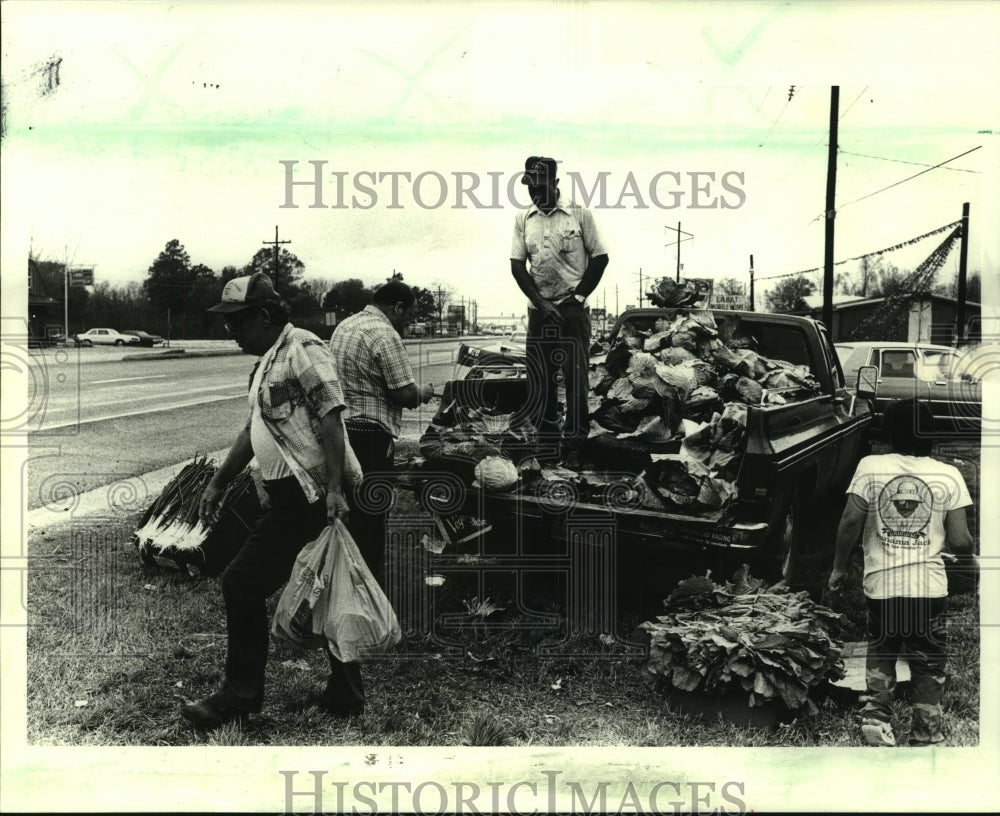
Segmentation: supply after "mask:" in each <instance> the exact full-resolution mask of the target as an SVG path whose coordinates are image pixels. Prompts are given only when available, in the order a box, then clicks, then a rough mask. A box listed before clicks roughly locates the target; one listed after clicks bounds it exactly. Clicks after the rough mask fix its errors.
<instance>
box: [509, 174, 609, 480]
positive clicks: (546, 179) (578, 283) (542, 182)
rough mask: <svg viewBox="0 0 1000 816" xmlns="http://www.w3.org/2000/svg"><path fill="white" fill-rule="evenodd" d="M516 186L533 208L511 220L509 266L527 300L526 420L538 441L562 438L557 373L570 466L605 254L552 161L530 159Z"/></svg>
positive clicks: (582, 436) (582, 411) (581, 419)
mask: <svg viewBox="0 0 1000 816" xmlns="http://www.w3.org/2000/svg"><path fill="white" fill-rule="evenodd" d="M521 183H522V184H526V185H527V187H528V194H529V195H530V196H531V201H532V206H531V207H529V208H528V209H527V210H523V211H521V212H519V213H518V214H517V216H516V218H515V219H514V237H513V241H512V243H511V250H510V270H511V274H512V275H513V276H514V280H515V281H517V285H518V286H519V287H520V288H521V291H522V292H524V294H525V296H527V298H528V300H529V301H531V305H530V306H529V307H528V332H527V344H526V354H527V368H528V406H527V411H528V418H529V419H530V420H531V422H532V424H533V425H534V426H535V428H536V429H537V430H538V433H539V441H542V442H546V441H550V440H551V441H553V442H555V441H558V440H559V426H558V420H557V417H558V414H557V404H558V389H557V385H556V377H557V374H558V373H559V371H560V370H561V371H562V374H563V377H564V381H565V386H566V419H565V423H564V425H563V428H562V449H561V453H562V455H563V458H564V459H566V460H568V462H569V463H570V464H572V463H573V460H575V459H576V457H577V456H578V451H579V449H580V447H581V445H582V444H583V442H584V441H586V439H587V434H588V431H589V429H590V416H589V412H588V410H587V392H588V390H589V382H588V372H589V363H588V351H589V348H590V315H589V314H588V312H587V309H586V305H585V304H586V301H587V297H588V296H589V295H590V293H591V292H593V291H594V289H596V288H597V285H598V284H599V283H600V282H601V276H602V275H603V274H604V270H605V268H606V267H607V265H608V253H607V250H606V249H605V247H604V242H603V240H602V239H601V235H600V233H599V232H598V229H597V225H596V224H595V222H594V216H593V214H592V213H591V212H590V210H588V209H587V208H585V207H581V206H579V205H578V204H575V203H573V202H569V201H564V200H563V199H562V198H561V196H560V194H559V182H558V180H557V178H556V161H555V159H550V158H546V157H543V156H529V157H528V160H527V161H526V162H525V163H524V175H523V176H522V177H521ZM529 263H530V267H529Z"/></svg>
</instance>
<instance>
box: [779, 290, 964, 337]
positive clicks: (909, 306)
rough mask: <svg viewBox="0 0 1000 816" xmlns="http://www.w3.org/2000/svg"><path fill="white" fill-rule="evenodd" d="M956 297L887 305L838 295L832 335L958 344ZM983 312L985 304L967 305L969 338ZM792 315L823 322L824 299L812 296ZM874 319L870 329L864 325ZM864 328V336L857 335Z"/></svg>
mask: <svg viewBox="0 0 1000 816" xmlns="http://www.w3.org/2000/svg"><path fill="white" fill-rule="evenodd" d="M957 307H958V303H957V301H956V300H955V298H952V297H945V296H944V295H931V294H925V295H914V296H913V297H912V298H908V299H907V301H905V302H902V303H897V304H895V307H894V304H892V303H886V298H881V297H879V298H859V297H857V296H854V295H834V297H833V326H831V327H828V328H829V329H830V336H831V337H832V339H833V342H835V343H840V342H844V341H847V340H893V341H898V342H908V343H941V344H944V345H949V344H952V343H954V342H955V340H956V339H957V338H956V327H955V317H956V315H957V311H958V308H957ZM981 312H982V308H981V305H980V304H979V303H976V302H974V301H966V303H965V329H966V332H965V333H966V338H967V339H972V340H974V339H975V338H974V337H971V336H970V332H969V327H970V324H972V325H973V326H978V324H979V317H980V314H981ZM790 314H798V315H806V316H807V317H814V318H816V319H817V320H821V319H822V317H823V296H822V295H809V296H808V297H805V298H803V299H802V301H801V308H799V309H795V310H794V311H792V312H790ZM869 318H872V320H870V321H869V323H868V325H867V326H866V327H862V324H863V323H864V322H865V321H866V320H869ZM859 327H861V331H862V332H863V333H864V335H865V336H864V337H859V336H855V335H856V331H855V330H856V329H859Z"/></svg>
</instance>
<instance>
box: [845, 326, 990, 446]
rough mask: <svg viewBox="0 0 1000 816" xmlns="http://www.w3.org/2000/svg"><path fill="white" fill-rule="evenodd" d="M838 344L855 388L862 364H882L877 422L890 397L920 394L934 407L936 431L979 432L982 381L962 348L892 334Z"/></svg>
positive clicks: (952, 434)
mask: <svg viewBox="0 0 1000 816" xmlns="http://www.w3.org/2000/svg"><path fill="white" fill-rule="evenodd" d="M835 347H836V349H837V356H838V357H839V358H840V365H841V367H842V368H843V369H844V378H845V380H846V382H847V387H848V389H853V388H854V385H855V382H856V380H857V374H858V368H860V367H861V366H863V365H873V366H875V367H876V368H878V372H879V373H878V395H877V397H876V399H875V406H874V408H875V418H874V422H873V427H877V426H878V425H879V423H880V421H881V415H882V412H883V411H885V407H886V405H888V404H889V403H890V402H892V401H894V400H897V399H912V398H916V399H919V400H921V401H923V402H926V403H927V405H928V406H929V407H930V409H931V413H933V414H934V419H935V423H934V429H935V431H936V432H942V433H946V434H948V435H950V436H955V435H958V436H965V435H968V436H978V435H979V432H980V426H981V422H982V410H983V390H982V382H980V381H979V380H978V379H976V378H975V377H974V376H972V374H971V372H972V371H973V369H970V368H969V367H968V366H966V365H963V358H964V355H963V354H962V353H961V352H959V351H957V350H956V349H954V348H952V347H951V346H939V345H934V344H932V343H906V342H892V341H889V340H866V341H857V342H848V343H837V344H836V346H835ZM963 372H964V373H963Z"/></svg>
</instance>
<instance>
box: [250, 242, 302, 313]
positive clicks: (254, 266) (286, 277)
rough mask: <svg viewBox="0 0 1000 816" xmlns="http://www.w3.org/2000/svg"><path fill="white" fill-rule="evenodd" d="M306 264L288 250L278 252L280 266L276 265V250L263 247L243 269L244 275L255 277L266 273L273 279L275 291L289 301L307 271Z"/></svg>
mask: <svg viewBox="0 0 1000 816" xmlns="http://www.w3.org/2000/svg"><path fill="white" fill-rule="evenodd" d="M305 268H306V266H305V264H304V263H302V261H300V260H299V259H298V258H297V257H295V255H293V254H292V253H291V252H289V251H288V250H287V249H282V250H280V251H279V252H278V266H277V269H275V265H274V248H273V247H261V248H260V249H259V250H257V254H256V255H254V256H253V258H251V259H250V263H248V264H247V265H246V266H245V267H243V270H242V271H243V274H244V275H253V274H254V273H256V272H266V273H267V274H268V275H269V276H270V277H271V282H272V283H273V284H274V289H275V291H276V292H277V293H278V294H279V295H281V296H282V297H283V298H285V299H286V300H289V299H290V298H291V295H292V291H293V289H294V288H295V287H296V286H297V285H298V284H299V281H300V280H301V279H302V273H303V272H304V271H305Z"/></svg>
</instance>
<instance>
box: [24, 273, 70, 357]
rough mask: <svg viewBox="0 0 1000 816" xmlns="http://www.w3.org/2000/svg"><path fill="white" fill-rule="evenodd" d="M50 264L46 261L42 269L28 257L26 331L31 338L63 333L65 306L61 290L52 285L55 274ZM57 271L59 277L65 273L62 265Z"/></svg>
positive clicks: (46, 337)
mask: <svg viewBox="0 0 1000 816" xmlns="http://www.w3.org/2000/svg"><path fill="white" fill-rule="evenodd" d="M52 266H53V265H52V264H51V263H46V268H45V269H43V268H42V267H41V266H40V265H39V263H38V262H37V261H35V260H34V259H33V258H29V259H28V332H29V335H30V336H31V337H32V338H33V339H38V340H42V339H49V338H53V337H61V336H62V334H63V320H64V318H65V307H64V305H63V299H62V292H61V291H56V290H55V286H54V285H53V279H54V278H55V277H56V275H54V274H53V270H52V269H51V267H52ZM59 273H60V277H61V275H62V274H65V273H64V272H63V271H62V267H60V269H59ZM56 295H58V297H57V296H56Z"/></svg>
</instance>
